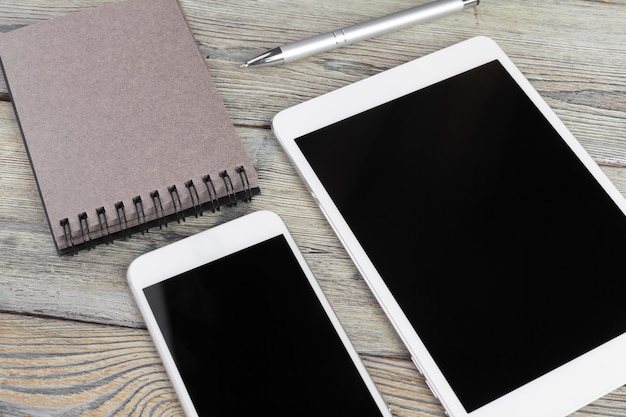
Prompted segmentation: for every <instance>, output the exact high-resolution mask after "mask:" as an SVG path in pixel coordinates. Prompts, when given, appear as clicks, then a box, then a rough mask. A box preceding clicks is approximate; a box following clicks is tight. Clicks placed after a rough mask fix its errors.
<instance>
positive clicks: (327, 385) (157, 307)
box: [144, 235, 382, 417]
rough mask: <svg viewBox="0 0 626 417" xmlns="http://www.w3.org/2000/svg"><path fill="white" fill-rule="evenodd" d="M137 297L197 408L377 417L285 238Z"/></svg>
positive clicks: (201, 411) (220, 412) (203, 411)
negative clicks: (148, 312)
mask: <svg viewBox="0 0 626 417" xmlns="http://www.w3.org/2000/svg"><path fill="white" fill-rule="evenodd" d="M144 294H145V296H146V299H147V300H148V303H149V305H150V308H151V310H152V312H153V313H154V316H155V318H156V321H157V323H158V326H159V329H160V330H161V332H162V334H163V337H164V339H165V341H166V343H167V346H168V349H169V351H170V352H171V354H172V357H173V358H174V361H175V362H176V365H177V368H178V370H179V372H180V375H181V377H182V379H183V381H184V383H185V387H186V388H187V391H188V393H189V396H190V397H191V400H192V402H193V404H194V407H195V409H196V411H197V412H198V415H200V416H254V415H259V414H269V415H272V416H292V415H298V416H310V417H319V416H337V417H339V416H347V415H354V416H365V417H380V416H382V414H381V412H380V409H379V408H378V406H377V404H376V403H375V401H374V399H373V398H372V395H371V394H370V392H369V390H368V388H367V386H366V384H365V383H364V381H363V379H362V378H361V375H360V374H359V372H358V370H357V368H356V367H355V365H354V363H353V362H352V360H351V357H350V356H349V354H348V352H347V351H346V349H345V347H344V345H343V344H342V341H341V339H340V338H339V336H338V334H337V333H336V331H335V329H334V327H333V325H332V322H331V321H330V319H329V318H328V316H327V315H326V312H325V310H324V309H323V306H322V305H321V303H320V302H319V300H318V298H317V296H316V295H315V292H314V290H313V288H312V287H311V285H310V284H309V282H308V280H307V277H306V275H305V273H304V272H303V271H302V269H301V268H300V265H299V263H298V261H297V259H296V258H295V256H294V255H293V253H292V252H291V250H290V248H289V245H288V243H287V241H286V240H285V237H284V236H282V235H280V236H277V237H275V238H272V239H270V240H267V241H265V242H262V243H259V244H257V245H255V246H252V247H250V248H247V249H244V250H242V251H239V252H236V253H234V254H232V255H229V256H227V257H225V258H222V259H219V260H216V261H214V262H211V263H208V264H206V265H203V266H201V267H198V268H196V269H193V270H191V271H189V272H186V273H183V274H181V275H178V276H175V277H173V278H170V279H167V280H165V281H161V282H159V283H157V284H154V285H151V286H149V287H147V288H145V289H144Z"/></svg>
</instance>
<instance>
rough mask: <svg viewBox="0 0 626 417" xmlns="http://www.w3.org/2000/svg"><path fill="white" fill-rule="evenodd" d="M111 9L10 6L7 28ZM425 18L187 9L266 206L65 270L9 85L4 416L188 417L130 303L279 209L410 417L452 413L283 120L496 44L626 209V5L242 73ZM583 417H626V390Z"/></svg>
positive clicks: (315, 10) (518, 12)
mask: <svg viewBox="0 0 626 417" xmlns="http://www.w3.org/2000/svg"><path fill="white" fill-rule="evenodd" d="M107 1H109V0H81V1H76V0H22V1H20V2H15V1H14V0H0V31H1V32H6V31H9V30H12V29H16V28H19V27H21V26H23V25H28V24H30V23H34V22H36V21H40V20H45V19H49V18H52V17H54V16H59V15H64V14H66V13H72V12H75V11H77V10H80V9H85V8H88V7H93V6H96V5H98V4H102V3H105V2H107ZM419 3H423V1H422V0H418V1H408V0H379V1H375V2H366V1H358V0H344V1H341V2H335V1H330V0H297V1H294V0H291V1H287V0H266V1H262V2H261V1H249V0H248V1H246V0H182V7H183V10H184V12H185V14H186V16H187V19H188V21H189V25H190V27H191V29H192V31H193V33H194V35H195V37H196V39H197V41H198V42H199V45H200V48H201V50H202V52H203V54H204V55H205V56H206V57H207V59H206V63H207V66H208V70H209V72H210V73H211V75H212V76H213V78H214V80H215V82H216V84H217V88H218V90H219V92H220V93H221V95H222V98H223V100H224V102H225V104H226V108H227V109H228V112H229V114H230V116H231V118H232V120H233V122H234V124H235V126H236V128H237V132H238V133H239V135H240V137H241V140H242V141H243V143H244V145H245V148H246V150H247V151H248V153H249V155H250V157H251V158H252V159H253V161H254V164H255V166H256V167H257V169H258V172H259V176H260V185H261V189H262V194H261V195H259V196H257V197H256V198H255V199H254V200H253V201H252V202H251V203H249V204H240V205H238V206H237V207H236V208H235V209H228V210H223V211H222V212H221V213H220V214H218V215H215V216H203V217H201V218H199V219H195V218H193V219H188V221H187V222H186V223H185V224H184V225H180V226H178V225H174V226H172V227H168V228H167V229H165V230H164V231H154V232H151V233H149V234H148V235H146V236H141V235H140V236H137V237H132V238H131V239H129V240H127V241H119V242H116V243H114V244H112V245H108V246H100V247H98V248H96V249H93V250H90V251H86V252H81V253H79V254H78V255H76V256H68V257H59V256H58V255H57V253H56V251H55V248H54V244H53V242H52V238H51V235H50V231H49V228H48V225H47V223H46V219H45V216H44V212H43V208H42V204H41V201H40V199H39V195H38V191H37V188H36V185H35V181H34V178H33V175H32V172H31V168H30V166H29V163H28V159H27V156H26V152H25V150H24V145H23V143H22V139H21V137H20V134H19V131H18V127H17V123H16V120H15V116H14V113H13V109H12V107H11V103H10V99H9V96H8V93H7V88H6V85H5V84H4V82H3V81H2V82H0V193H1V198H0V415H2V416H15V417H26V416H57V415H59V416H60V415H63V416H157V415H158V416H180V415H182V410H181V408H180V406H179V404H178V402H177V400H176V397H175V394H174V391H173V389H172V387H171V385H170V383H169V380H168V378H167V376H166V374H165V372H164V370H163V368H162V366H161V363H160V360H159V358H158V356H157V354H156V351H155V349H154V346H153V344H152V342H151V340H150V337H149V335H148V333H147V331H146V330H145V328H144V323H143V320H142V317H141V315H140V314H139V313H138V311H137V309H136V307H135V304H134V302H133V300H132V298H131V295H130V293H129V290H128V287H127V285H126V276H125V274H126V268H127V266H128V264H129V263H130V262H131V260H133V259H134V258H135V257H137V256H138V255H140V254H142V253H145V252H147V251H149V250H151V249H154V248H157V247H160V246H163V245H165V244H167V243H170V242H174V241H176V240H178V239H180V238H182V237H184V236H188V235H191V234H193V233H196V232H199V231H201V230H204V229H207V228H209V227H211V226H213V225H216V224H219V223H223V222H225V221H227V220H230V219H233V218H235V217H238V216H241V215H243V214H245V213H249V212H252V211H255V210H261V209H270V210H274V211H275V212H277V213H278V214H280V215H281V216H282V217H283V219H284V220H285V222H286V223H287V225H288V227H289V228H290V230H291V231H292V233H293V235H294V237H295V239H296V241H297V242H298V244H299V246H300V248H301V250H302V251H303V253H304V255H305V257H306V259H307V261H308V262H309V263H310V265H311V268H312V269H313V271H314V273H315V274H316V276H317V277H318V279H319V281H320V283H321V285H322V287H323V289H324V291H325V293H326V295H327V296H328V298H329V300H330V302H331V304H332V305H333V307H334V308H335V310H336V312H337V314H338V316H339V318H340V320H341V321H342V322H343V324H344V326H345V328H346V330H347V332H348V335H349V336H350V338H351V340H352V341H353V343H354V344H355V346H356V348H357V350H358V351H359V352H360V354H361V355H362V358H363V360H364V362H365V364H366V366H367V368H368V369H369V371H370V372H371V374H372V376H373V378H374V380H375V382H376V383H377V385H378V387H379V389H380V390H381V391H382V393H383V395H384V396H385V398H386V400H387V401H388V403H389V405H390V407H391V408H392V410H393V412H394V414H396V415H397V416H430V415H435V416H443V415H444V412H443V409H442V407H441V406H440V405H439V404H438V402H437V400H436V399H435V398H434V397H433V396H432V395H431V394H430V392H429V391H428V389H427V387H426V385H425V383H424V380H423V379H422V378H421V377H420V376H419V374H418V373H417V371H416V369H415V367H414V366H413V364H412V363H411V362H410V360H409V357H408V354H407V351H406V350H405V348H404V347H403V345H402V344H401V342H400V340H399V338H398V337H397V336H396V334H395V333H394V331H393V329H392V327H391V325H390V324H389V322H388V321H387V319H386V318H385V316H384V315H383V313H382V310H381V309H380V307H379V306H378V305H377V303H376V302H375V300H374V298H373V296H372V294H371V293H370V291H369V290H368V289H367V287H366V285H365V283H364V281H363V280H362V279H361V277H360V276H359V274H358V273H357V271H356V269H355V268H354V266H353V265H352V263H351V262H350V260H349V258H348V257H347V255H346V252H345V251H344V249H343V248H342V246H341V245H340V243H339V241H338V240H337V238H336V237H335V235H334V234H333V232H332V230H331V229H330V228H329V226H328V224H327V222H326V221H325V219H324V218H323V216H322V214H321V212H320V210H319V209H318V208H317V206H316V204H315V203H314V201H313V199H312V198H311V196H310V195H309V193H308V192H307V191H306V189H305V187H304V185H303V183H302V181H301V180H300V178H299V177H298V175H297V173H296V172H295V170H294V168H293V167H292V165H291V164H290V163H289V161H288V160H287V158H286V156H285V154H284V152H283V151H282V149H281V148H280V146H279V144H278V143H277V141H276V139H275V138H274V137H273V136H272V133H271V131H270V120H271V119H272V117H273V116H274V114H276V113H277V112H278V111H280V110H282V109H284V108H286V107H288V106H291V105H294V104H296V103H299V102H301V101H304V100H307V99H310V98H312V97H315V96H317V95H320V94H322V93H325V92H328V91H330V90H333V89H336V88H338V87H341V86H344V85H346V84H349V83H351V82H354V81H357V80H360V79H363V78H365V77H367V76H370V75H373V74H377V73H379V72H381V71H383V70H386V69H389V68H392V67H394V66H396V65H398V64H401V63H404V62H406V61H409V60H412V59H414V58H417V57H420V56H423V55H425V54H427V53H430V52H433V51H435V50H438V49H440V48H443V47H446V46H449V45H451V44H453V43H456V42H458V41H461V40H464V39H466V38H469V37H472V36H475V35H487V36H490V37H492V38H493V39H495V40H496V41H497V42H498V43H499V44H500V45H501V46H502V48H503V49H504V50H505V51H506V52H507V53H508V54H509V55H510V57H511V58H512V59H513V61H514V62H515V63H516V64H517V65H518V66H519V68H520V69H521V70H522V72H523V73H524V74H525V75H526V76H527V77H528V78H529V79H530V81H531V83H532V84H533V85H534V86H535V87H536V88H537V89H538V90H539V92H540V93H541V94H542V95H543V97H544V98H545V99H546V100H547V101H548V103H549V104H550V105H551V106H553V108H554V109H555V111H556V112H557V114H558V115H559V116H560V117H561V118H562V119H563V121H564V122H565V124H566V125H567V126H568V127H569V128H570V130H571V131H572V132H573V133H574V135H575V136H576V137H577V138H578V140H579V141H580V142H581V143H582V144H583V146H584V147H585V148H586V149H587V150H588V152H589V153H590V154H591V155H592V157H593V158H594V159H595V160H596V161H597V162H598V163H599V164H600V166H601V167H602V168H603V169H604V170H605V172H606V173H607V174H608V176H609V177H610V178H611V179H612V180H613V181H614V182H615V183H616V185H617V187H618V188H619V189H620V191H621V192H622V193H624V194H626V1H624V0H606V1H583V0H559V1H557V0H549V1H544V0H507V1H495V0H484V1H483V2H482V4H481V5H480V6H478V8H476V9H475V10H471V9H470V10H466V11H464V12H462V13H458V14H455V15H452V16H449V17H446V18H443V19H440V20H437V21H434V22H431V23H427V24H423V25H419V26H415V27H412V28H410V29H405V30H402V31H399V32H395V33H393V34H389V35H386V36H383V37H379V38H375V39H371V40H368V41H364V42H361V43H358V44H355V45H351V46H348V47H345V48H342V49H340V50H336V51H332V52H327V53H324V54H321V55H317V56H315V57H312V58H309V59H305V60H302V61H299V62H295V63H292V64H289V65H285V66H281V67H273V68H257V69H243V68H240V64H241V63H242V62H244V61H245V60H247V59H248V58H251V57H252V56H255V55H256V54H258V53H260V52H262V51H264V50H266V49H269V48H271V47H274V46H276V45H279V44H282V43H286V42H288V41H294V40H297V39H300V38H303V37H307V36H311V35H314V34H317V33H320V32H325V31H328V30H332V29H336V28H338V27H342V26H345V25H348V24H352V23H357V22H360V21H363V20H366V19H369V18H372V17H376V16H380V15H384V14H388V13H392V12H395V11H399V10H403V9H406V8H409V7H412V6H414V5H415V4H419ZM402 209H404V207H403V206H402V204H400V205H394V206H389V207H388V208H386V209H383V210H381V212H380V217H381V220H382V221H384V219H385V217H386V216H390V215H391V216H392V215H393V210H402ZM625 267H626V265H625ZM625 269H626V268H625ZM624 300H625V302H626V294H625V298H624ZM625 354H626V352H625ZM242 360H245V358H242ZM293 414H294V415H297V414H298V411H297V410H293ZM573 416H578V417H581V416H626V387H622V388H621V389H618V390H616V391H614V392H612V393H610V394H609V395H607V396H605V397H603V398H601V399H599V400H597V401H596V402H594V403H593V404H591V405H589V406H587V407H585V408H584V409H582V410H580V411H578V412H576V413H574V414H573Z"/></svg>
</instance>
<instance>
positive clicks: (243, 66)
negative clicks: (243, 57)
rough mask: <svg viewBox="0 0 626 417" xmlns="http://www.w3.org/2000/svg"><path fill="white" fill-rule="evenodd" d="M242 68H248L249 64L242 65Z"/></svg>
mask: <svg viewBox="0 0 626 417" xmlns="http://www.w3.org/2000/svg"><path fill="white" fill-rule="evenodd" d="M240 68H248V63H247V62H246V63H245V64H241V67H240Z"/></svg>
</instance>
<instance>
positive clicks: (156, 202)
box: [150, 190, 167, 229]
mask: <svg viewBox="0 0 626 417" xmlns="http://www.w3.org/2000/svg"><path fill="white" fill-rule="evenodd" d="M150 197H151V198H152V205H153V206H154V212H155V214H156V217H157V221H158V222H159V229H161V220H163V221H164V222H165V227H167V221H166V220H165V216H164V214H163V205H162V204H161V197H160V196H159V192H158V191H156V190H155V191H152V192H151V193H150ZM159 209H160V210H161V216H160V217H159Z"/></svg>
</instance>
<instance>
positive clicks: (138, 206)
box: [133, 196, 148, 235]
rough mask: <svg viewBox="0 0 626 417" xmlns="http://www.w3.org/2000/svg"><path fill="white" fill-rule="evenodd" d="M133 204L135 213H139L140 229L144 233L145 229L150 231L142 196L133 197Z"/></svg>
mask: <svg viewBox="0 0 626 417" xmlns="http://www.w3.org/2000/svg"><path fill="white" fill-rule="evenodd" d="M133 204H134V205H135V213H137V222H138V226H139V229H140V230H141V234H142V235H143V233H144V231H145V232H146V233H148V227H147V226H146V214H145V212H144V211H143V201H141V196H135V197H133Z"/></svg>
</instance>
